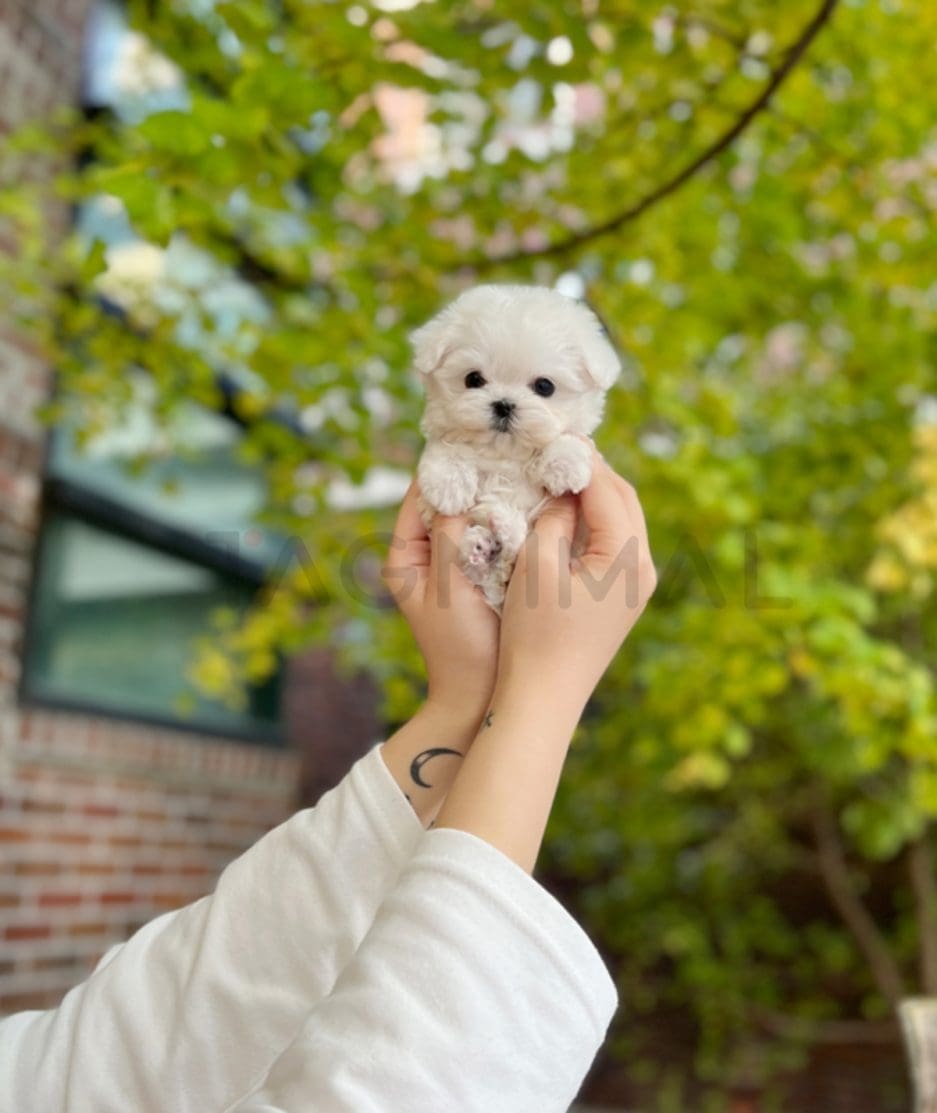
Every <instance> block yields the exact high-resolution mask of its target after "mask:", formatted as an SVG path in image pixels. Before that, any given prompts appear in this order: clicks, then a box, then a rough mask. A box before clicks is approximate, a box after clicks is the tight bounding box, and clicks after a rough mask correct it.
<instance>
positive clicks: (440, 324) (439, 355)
mask: <svg viewBox="0 0 937 1113" xmlns="http://www.w3.org/2000/svg"><path fill="white" fill-rule="evenodd" d="M450 308H451V307H450ZM451 316H452V315H451V313H450V311H449V309H448V308H447V309H444V310H443V311H442V313H440V314H438V315H437V316H435V317H433V319H432V320H431V321H428V322H427V323H426V324H425V325H422V326H421V327H420V328H418V329H415V330H414V331H413V332H411V333H410V338H409V339H410V344H411V345H412V346H413V366H414V367H415V368H416V369H417V371H419V372H420V374H421V375H432V373H433V372H434V371H435V370H436V369H437V368H438V367H439V365H440V364H441V363H442V362H443V360H444V359H445V358H446V356H447V355H448V354H449V352H450V351H451V350H452V347H453V341H452V333H451V331H450V327H449V326H450V321H451Z"/></svg>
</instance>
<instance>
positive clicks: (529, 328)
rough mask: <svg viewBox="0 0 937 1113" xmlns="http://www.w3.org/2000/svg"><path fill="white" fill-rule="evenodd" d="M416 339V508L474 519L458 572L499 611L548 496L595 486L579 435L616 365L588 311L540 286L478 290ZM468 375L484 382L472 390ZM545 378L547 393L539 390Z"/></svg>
mask: <svg viewBox="0 0 937 1113" xmlns="http://www.w3.org/2000/svg"><path fill="white" fill-rule="evenodd" d="M410 339H411V342H412V344H413V349H414V365H415V367H416V369H417V371H418V372H419V373H420V375H421V377H422V379H423V381H424V383H425V386H426V408H425V411H424V415H423V420H422V422H421V425H420V428H421V431H422V432H423V434H424V436H425V437H426V447H425V448H424V450H423V453H422V455H421V457H420V461H419V465H418V468H417V478H418V480H419V486H420V491H421V501H420V512H421V514H422V516H423V521H424V523H425V524H426V526H427V528H429V527H430V526H431V523H432V519H433V515H434V514H435V513H436V512H439V513H442V514H466V513H467V514H468V515H469V517H470V519H471V524H470V526H469V527H468V529H467V530H466V531H465V536H464V539H463V541H462V545H461V548H460V552H459V559H460V566H461V567H462V569H463V571H464V572H465V573H466V575H467V576H468V577H469V578H470V579H471V580H472V581H473V582H474V583H476V584H478V585H479V586H480V587H481V588H482V590H483V592H484V594H485V598H486V599H487V600H488V602H489V603H490V604H491V606H492V607H494V609H495V610H498V611H500V609H501V605H502V602H503V600H504V592H505V588H506V586H507V582H508V580H509V579H510V575H511V571H512V570H513V567H514V561H515V559H516V557H517V553H518V551H519V549H520V547H521V545H522V544H523V542H524V538H525V537H526V536H527V533H528V531H529V529H530V527H531V525H532V524H533V522H534V521H535V520H536V518H537V515H538V514H539V513H540V512H541V510H542V509H543V507H544V506H545V505H546V504H547V502H548V501H549V498H550V496H552V495H560V494H563V493H564V492H566V491H572V492H574V493H575V492H577V491H581V490H582V489H583V487H585V486H586V485H587V484H588V482H589V479H590V476H591V471H592V457H591V452H590V448H589V445H588V444H587V443H586V442H585V441H584V440H582V439H580V437H578V436H576V434H586V435H587V436H588V435H589V434H591V433H592V432H593V430H594V429H595V428H596V426H597V425H598V424H599V421H600V420H601V418H602V410H603V407H604V403H605V392H606V391H607V390H608V388H609V387H610V386H611V385H612V383H613V382H614V381H615V379H616V378H617V377H618V374H619V371H620V370H621V367H620V364H619V360H618V357H617V355H616V354H615V351H614V349H613V348H612V346H611V345H610V344H609V342H608V340H607V339H606V337H605V334H604V331H603V330H602V327H601V325H600V323H599V321H598V318H597V317H596V316H595V314H594V313H592V311H591V310H590V309H588V308H587V307H586V306H585V305H583V304H581V303H579V302H576V301H573V300H571V299H570V298H567V297H565V296H564V295H562V294H559V293H557V292H556V291H555V290H551V289H549V288H548V287H540V286H476V287H475V288H473V289H471V290H468V291H466V292H465V293H464V294H462V295H461V296H460V297H458V298H457V299H456V300H455V301H454V302H452V304H451V305H449V306H447V308H445V309H444V310H443V311H442V312H441V313H440V314H439V315H438V316H436V317H434V318H433V319H432V320H431V321H430V322H429V323H428V324H426V325H424V326H423V327H422V328H419V329H417V330H416V332H414V333H413V334H412V336H411V338H410ZM470 372H477V373H478V374H480V375H481V377H482V378H483V380H484V383H483V385H466V377H467V376H469V375H470ZM540 379H546V380H549V381H550V382H551V383H552V384H553V386H554V390H553V393H552V394H551V395H550V396H549V397H542V396H541V395H540V394H538V393H536V392H535V390H534V384H535V383H536V382H537V381H538V380H540ZM469 381H470V382H472V383H476V384H477V382H478V377H477V375H474V376H471V378H470V380H469ZM540 387H541V389H542V388H543V384H542V383H541V384H540ZM509 406H513V408H512V409H511V410H510V414H509V416H505V415H506V411H507V408H508V407H509ZM499 411H500V417H499Z"/></svg>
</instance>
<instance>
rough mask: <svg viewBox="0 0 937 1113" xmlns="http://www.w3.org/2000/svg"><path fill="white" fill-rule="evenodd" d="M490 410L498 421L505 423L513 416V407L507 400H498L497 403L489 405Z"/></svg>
mask: <svg viewBox="0 0 937 1113" xmlns="http://www.w3.org/2000/svg"><path fill="white" fill-rule="evenodd" d="M491 409H492V412H493V413H494V415H495V417H496V418H498V420H499V421H506V420H508V419H509V418H511V417H512V416H513V414H514V409H515V406H514V403H513V402H509V401H508V400H507V398H499V399H498V401H497V402H492V403H491Z"/></svg>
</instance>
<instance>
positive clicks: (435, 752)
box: [410, 746, 462, 788]
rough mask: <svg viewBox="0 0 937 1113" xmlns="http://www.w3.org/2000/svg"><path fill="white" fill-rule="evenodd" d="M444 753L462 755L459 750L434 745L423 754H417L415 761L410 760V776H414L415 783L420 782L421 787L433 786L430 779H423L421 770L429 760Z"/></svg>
mask: <svg viewBox="0 0 937 1113" xmlns="http://www.w3.org/2000/svg"><path fill="white" fill-rule="evenodd" d="M442 754H453V755H454V756H455V757H461V756H462V755H461V754H460V753H459V751H458V750H450V749H447V748H446V747H445V746H434V747H433V749H431V750H424V751H423V752H422V753H421V754H417V755H416V757H415V758H414V759H413V761H411V762H410V776H411V777H412V778H413V781H414V783H415V784H418V785H419V786H420V788H432V787H433V786H432V785H431V784H430V783H429V782H428V781H424V780H423V778H422V777H421V776H420V770H421V769H422V768H423V766H424V765H425V764H426V763H427V762H428V761H431V760H432V759H433V758H434V757H439V756H440V755H442Z"/></svg>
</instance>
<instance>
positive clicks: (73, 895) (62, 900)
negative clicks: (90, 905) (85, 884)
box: [38, 890, 84, 908]
mask: <svg viewBox="0 0 937 1113" xmlns="http://www.w3.org/2000/svg"><path fill="white" fill-rule="evenodd" d="M83 899H84V897H83V895H82V894H81V893H80V892H78V891H77V890H72V891H68V892H60V891H57V890H56V891H53V892H48V893H40V894H39V900H38V904H39V907H40V908H61V907H63V906H66V905H76V904H81V902H82V900H83Z"/></svg>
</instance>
